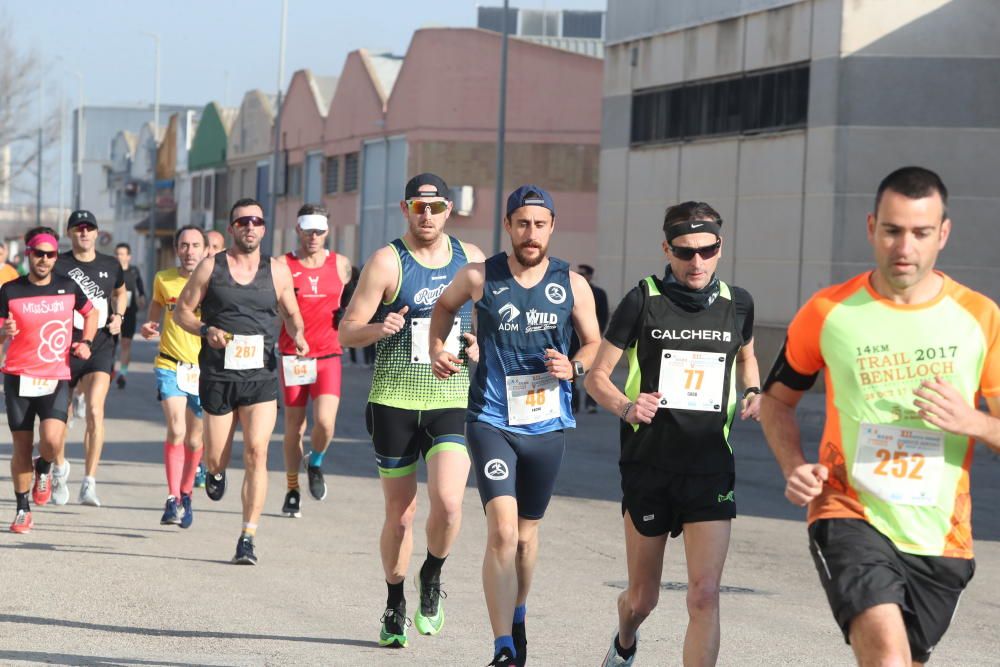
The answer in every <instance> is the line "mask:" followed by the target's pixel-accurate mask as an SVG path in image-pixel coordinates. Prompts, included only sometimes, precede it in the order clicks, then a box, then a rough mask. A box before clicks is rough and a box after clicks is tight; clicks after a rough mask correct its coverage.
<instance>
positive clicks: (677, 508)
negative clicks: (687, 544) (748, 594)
mask: <svg viewBox="0 0 1000 667" xmlns="http://www.w3.org/2000/svg"><path fill="white" fill-rule="evenodd" d="M619 468H620V469H621V476H622V514H623V515H624V514H625V512H626V511H628V513H629V516H630V517H632V525H634V526H635V529H636V530H637V531H639V534H640V535H645V536H646V537H658V536H660V535H663V534H665V533H670V536H671V537H677V536H678V535H680V534H681V532H682V531H683V530H684V524H686V523H698V522H701V521H727V520H730V519H735V518H736V491H735V488H736V475H735V474H734V473H731V472H722V473H716V474H713V475H693V474H690V473H674V472H669V471H666V470H659V469H657V468H653V467H651V466H647V465H642V464H637V463H623V464H621V465H619Z"/></svg>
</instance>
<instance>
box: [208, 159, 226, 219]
mask: <svg viewBox="0 0 1000 667" xmlns="http://www.w3.org/2000/svg"><path fill="white" fill-rule="evenodd" d="M227 180H229V179H228V178H226V172H224V171H219V172H216V173H215V210H214V211H213V214H212V215H213V219H214V220H225V219H226V218H227V217H228V216H229V207H228V206H227V205H226V204H227V202H226V185H227V184H226V181H227Z"/></svg>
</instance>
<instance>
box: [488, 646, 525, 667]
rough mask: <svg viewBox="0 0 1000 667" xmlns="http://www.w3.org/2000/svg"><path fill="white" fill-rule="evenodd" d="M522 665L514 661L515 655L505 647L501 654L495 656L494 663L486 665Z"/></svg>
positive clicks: (509, 666)
mask: <svg viewBox="0 0 1000 667" xmlns="http://www.w3.org/2000/svg"><path fill="white" fill-rule="evenodd" d="M520 664H521V663H519V662H517V661H515V660H514V655H513V654H512V653H511V652H510V649H509V648H507V647H506V646H504V647H503V648H502V649H500V652H499V653H497V654H496V655H495V656H493V662H491V663H490V664H488V665H486V667H493V666H494V665H503V667H516V666H517V665H520Z"/></svg>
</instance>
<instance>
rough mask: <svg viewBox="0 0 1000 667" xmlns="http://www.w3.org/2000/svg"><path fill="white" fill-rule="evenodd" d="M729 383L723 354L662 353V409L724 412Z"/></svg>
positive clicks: (658, 388)
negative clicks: (727, 384)
mask: <svg viewBox="0 0 1000 667" xmlns="http://www.w3.org/2000/svg"><path fill="white" fill-rule="evenodd" d="M725 384H726V355H725V354H722V353H721V352H693V351H690V350H663V352H662V353H661V357H660V381H659V382H658V383H657V391H659V392H660V405H659V407H661V408H670V409H672V410H700V411H702V412H719V411H721V410H722V390H723V388H724V387H725Z"/></svg>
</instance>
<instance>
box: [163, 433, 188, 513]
mask: <svg viewBox="0 0 1000 667" xmlns="http://www.w3.org/2000/svg"><path fill="white" fill-rule="evenodd" d="M163 462H164V463H165V464H166V465H167V490H168V492H169V493H170V495H172V496H173V497H174V498H178V499H180V497H181V471H182V470H183V469H184V445H180V444H177V445H173V444H171V443H169V442H164V443H163Z"/></svg>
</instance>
